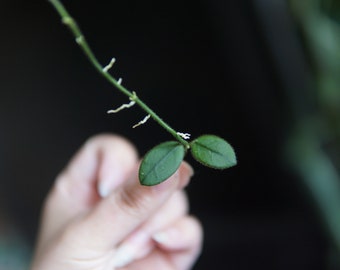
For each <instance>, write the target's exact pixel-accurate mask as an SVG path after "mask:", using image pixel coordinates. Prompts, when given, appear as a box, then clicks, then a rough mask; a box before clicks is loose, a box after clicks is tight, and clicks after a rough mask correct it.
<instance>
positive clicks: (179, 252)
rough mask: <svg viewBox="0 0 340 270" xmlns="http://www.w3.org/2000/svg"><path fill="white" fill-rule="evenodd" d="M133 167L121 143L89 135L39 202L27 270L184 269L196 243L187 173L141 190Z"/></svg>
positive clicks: (133, 156)
mask: <svg viewBox="0 0 340 270" xmlns="http://www.w3.org/2000/svg"><path fill="white" fill-rule="evenodd" d="M139 163H140V161H139V158H138V154H137V151H136V149H135V148H134V147H133V145H132V144H131V143H130V142H128V141H127V140H126V139H124V138H122V137H119V136H115V135H109V134H104V135H97V136H95V137H93V138H90V139H89V140H88V141H87V142H86V143H85V144H84V145H83V147H82V148H81V149H80V150H79V151H78V153H76V155H75V156H74V157H73V158H72V160H71V161H70V163H69V164H68V165H67V166H66V168H65V169H64V170H63V171H62V172H61V173H60V175H59V176H58V177H57V179H56V181H55V184H54V186H53V187H52V188H51V190H50V192H49V194H48V196H47V198H46V201H45V203H44V208H43V213H42V221H41V228H40V233H39V237H38V240H37V247H36V252H35V256H34V258H33V261H32V265H31V270H46V269H48V270H54V269H56V270H57V269H58V270H60V269H64V270H85V269H91V270H113V269H123V270H135V269H136V270H137V269H138V270H140V269H148V270H153V269H154V270H159V269H162V270H175V269H176V270H187V269H191V268H192V266H193V264H194V263H195V262H196V260H197V258H198V256H199V255H200V252H201V246H202V238H203V232H202V226H201V224H200V222H199V221H198V220H197V219H196V218H195V217H192V216H190V215H189V214H188V201H187V196H186V194H185V190H184V189H185V187H186V185H187V184H188V183H189V181H190V177H191V176H192V175H193V170H192V168H191V167H190V166H189V165H188V164H187V163H186V162H183V163H182V165H181V166H180V168H179V169H178V171H177V172H176V173H175V174H174V175H173V176H171V177H170V178H169V179H168V180H166V181H164V182H163V183H161V184H159V185H156V186H152V187H145V186H142V185H140V184H139V181H138V166H139Z"/></svg>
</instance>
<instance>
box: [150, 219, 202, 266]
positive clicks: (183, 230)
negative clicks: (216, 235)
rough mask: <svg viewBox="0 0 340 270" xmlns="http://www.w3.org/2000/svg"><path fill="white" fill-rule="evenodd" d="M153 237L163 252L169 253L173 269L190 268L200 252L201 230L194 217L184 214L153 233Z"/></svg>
mask: <svg viewBox="0 0 340 270" xmlns="http://www.w3.org/2000/svg"><path fill="white" fill-rule="evenodd" d="M153 239H154V241H155V242H156V243H157V246H158V247H159V248H160V249H161V250H163V252H164V253H167V254H169V257H168V258H169V260H170V261H171V264H172V265H174V266H175V267H174V269H190V268H191V266H192V264H193V263H194V262H195V261H196V259H197V257H198V256H199V254H200V253H201V249H202V240H203V230H202V226H201V224H200V222H199V221H198V220H197V219H196V218H195V217H192V216H185V217H183V218H182V219H180V220H179V221H177V222H176V223H175V224H173V225H172V226H170V227H168V228H166V229H164V230H162V231H159V232H158V233H156V234H154V235H153Z"/></svg>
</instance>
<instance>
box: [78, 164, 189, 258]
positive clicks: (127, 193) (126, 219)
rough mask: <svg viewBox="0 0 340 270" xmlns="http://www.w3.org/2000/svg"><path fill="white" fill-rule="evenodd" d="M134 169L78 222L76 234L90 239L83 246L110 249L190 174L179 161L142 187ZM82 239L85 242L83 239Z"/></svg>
mask: <svg viewBox="0 0 340 270" xmlns="http://www.w3.org/2000/svg"><path fill="white" fill-rule="evenodd" d="M137 170H138V168H137V167H136V170H135V172H134V174H133V176H132V177H131V178H130V179H127V180H126V181H125V182H124V184H123V185H122V186H120V187H119V188H117V189H116V190H114V191H113V192H112V193H111V194H110V195H109V196H108V197H106V198H105V199H104V200H102V201H101V202H100V203H99V204H98V205H97V206H96V208H95V209H94V210H93V211H92V212H91V213H89V215H87V216H86V217H85V219H84V220H82V221H81V222H80V223H79V228H78V229H77V232H78V236H77V237H78V238H80V239H81V238H82V237H81V235H91V239H90V240H91V241H90V242H86V243H84V244H85V245H87V246H91V247H92V248H94V249H97V250H103V251H107V250H111V249H112V248H113V247H115V246H117V245H118V244H119V243H120V242H122V241H123V240H124V239H125V238H126V237H127V236H128V235H129V234H131V233H132V232H133V231H135V230H136V229H137V228H138V227H139V226H140V225H141V224H143V223H144V222H145V221H146V220H147V219H148V218H149V217H151V216H152V215H153V214H154V213H155V212H156V211H157V209H159V208H160V207H162V205H164V204H165V203H166V201H167V200H168V199H169V198H170V197H171V196H172V194H174V193H175V192H176V190H178V189H181V188H183V186H184V185H186V184H187V183H188V181H189V179H190V177H191V175H192V169H191V167H190V166H189V165H188V164H187V163H183V164H182V165H181V166H180V168H179V169H178V171H177V172H176V173H175V174H174V175H173V176H171V177H170V178H169V179H167V180H166V181H164V182H163V183H161V184H159V185H156V186H142V185H141V184H140V183H139V180H138V177H137ZM79 235H80V236H79ZM84 241H87V240H86V238H84Z"/></svg>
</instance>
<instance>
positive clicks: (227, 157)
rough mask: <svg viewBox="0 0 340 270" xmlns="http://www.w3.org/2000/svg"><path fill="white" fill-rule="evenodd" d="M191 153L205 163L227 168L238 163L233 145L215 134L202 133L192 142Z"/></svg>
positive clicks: (212, 166)
mask: <svg viewBox="0 0 340 270" xmlns="http://www.w3.org/2000/svg"><path fill="white" fill-rule="evenodd" d="M190 146H191V154H192V155H193V157H194V158H195V159H196V160H197V161H198V162H200V163H202V164H203V165H205V166H207V167H211V168H215V169H226V168H229V167H232V166H235V165H236V164H237V161H236V155H235V152H234V149H233V148H232V146H231V145H230V144H229V143H228V142H226V141H225V140H224V139H222V138H220V137H218V136H215V135H202V136H200V137H198V138H197V139H195V140H193V141H192V142H191V143H190Z"/></svg>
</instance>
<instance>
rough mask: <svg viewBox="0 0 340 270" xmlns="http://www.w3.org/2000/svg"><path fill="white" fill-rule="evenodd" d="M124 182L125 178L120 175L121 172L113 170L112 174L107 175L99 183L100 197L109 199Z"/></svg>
mask: <svg viewBox="0 0 340 270" xmlns="http://www.w3.org/2000/svg"><path fill="white" fill-rule="evenodd" d="M123 180H124V179H123V176H122V175H121V174H120V173H119V170H114V169H113V170H112V172H111V174H109V175H106V176H105V177H103V178H102V179H100V180H99V182H98V187H97V188H98V193H99V195H100V197H102V198H105V197H107V196H108V195H109V194H110V193H111V192H112V191H113V190H114V189H115V188H116V187H117V186H119V184H120V183H121V182H123Z"/></svg>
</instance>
